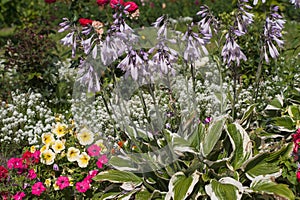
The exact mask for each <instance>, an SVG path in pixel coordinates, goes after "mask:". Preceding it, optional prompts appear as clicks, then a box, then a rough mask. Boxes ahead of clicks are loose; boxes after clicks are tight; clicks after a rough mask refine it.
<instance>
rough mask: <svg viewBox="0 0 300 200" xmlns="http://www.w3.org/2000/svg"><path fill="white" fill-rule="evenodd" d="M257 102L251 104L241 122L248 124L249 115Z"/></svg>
mask: <svg viewBox="0 0 300 200" xmlns="http://www.w3.org/2000/svg"><path fill="white" fill-rule="evenodd" d="M256 105H257V104H252V105H250V106H249V107H248V108H247V110H246V111H245V112H244V114H243V117H242V119H241V122H240V123H241V124H242V125H244V124H246V122H247V120H248V119H249V117H250V116H251V114H252V112H253V111H254V109H255V107H256Z"/></svg>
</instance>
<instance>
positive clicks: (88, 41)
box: [81, 34, 94, 54]
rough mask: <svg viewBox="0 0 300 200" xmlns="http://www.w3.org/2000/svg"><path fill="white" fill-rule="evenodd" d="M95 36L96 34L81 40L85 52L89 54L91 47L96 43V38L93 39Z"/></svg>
mask: <svg viewBox="0 0 300 200" xmlns="http://www.w3.org/2000/svg"><path fill="white" fill-rule="evenodd" d="M93 37H94V34H93V35H92V36H91V37H90V38H88V39H86V40H82V41H81V45H82V47H83V51H84V53H85V54H89V53H90V51H91V48H92V46H93V43H94V40H92V39H93Z"/></svg>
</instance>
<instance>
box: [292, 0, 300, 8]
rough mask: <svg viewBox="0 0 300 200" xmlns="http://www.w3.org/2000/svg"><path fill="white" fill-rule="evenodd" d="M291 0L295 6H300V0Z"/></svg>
mask: <svg viewBox="0 0 300 200" xmlns="http://www.w3.org/2000/svg"><path fill="white" fill-rule="evenodd" d="M290 2H291V3H292V4H293V5H294V6H295V8H300V0H290Z"/></svg>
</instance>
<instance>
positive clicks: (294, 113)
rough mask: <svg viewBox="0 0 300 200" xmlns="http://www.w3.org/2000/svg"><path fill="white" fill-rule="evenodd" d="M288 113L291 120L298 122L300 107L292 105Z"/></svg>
mask: <svg viewBox="0 0 300 200" xmlns="http://www.w3.org/2000/svg"><path fill="white" fill-rule="evenodd" d="M288 113H289V115H290V117H291V118H293V119H294V120H299V119H300V107H299V106H296V105H292V106H289V107H288Z"/></svg>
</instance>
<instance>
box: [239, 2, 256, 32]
mask: <svg viewBox="0 0 300 200" xmlns="http://www.w3.org/2000/svg"><path fill="white" fill-rule="evenodd" d="M247 2H248V0H241V1H240V2H239V4H238V12H237V16H236V21H235V25H236V26H237V30H235V34H236V35H237V36H242V35H245V34H246V33H247V26H248V25H250V24H252V23H253V21H254V20H253V16H254V15H253V14H252V13H249V12H247V11H246V10H245V8H247V9H252V7H251V6H249V5H247V4H246V3H247Z"/></svg>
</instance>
